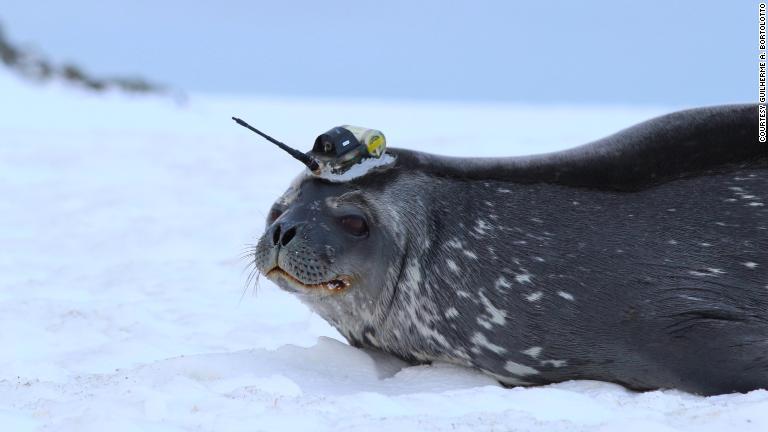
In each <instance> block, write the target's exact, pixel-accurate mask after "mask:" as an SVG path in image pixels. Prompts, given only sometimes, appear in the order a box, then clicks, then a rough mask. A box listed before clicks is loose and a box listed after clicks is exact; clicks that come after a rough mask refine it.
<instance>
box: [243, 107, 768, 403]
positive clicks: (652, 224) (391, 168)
mask: <svg viewBox="0 0 768 432" xmlns="http://www.w3.org/2000/svg"><path fill="white" fill-rule="evenodd" d="M757 126H758V116H757V106H756V105H730V106H718V107H709V108H699V109H693V110H687V111H681V112H677V113H673V114H669V115H665V116H662V117H658V118H655V119H652V120H649V121H647V122H644V123H641V124H639V125H636V126H634V127H630V128H628V129H625V130H623V131H620V132H618V133H616V134H614V135H611V136H608V137H606V138H603V139H601V140H598V141H595V142H593V143H590V144H586V145H584V146H581V147H576V148H573V149H570V150H565V151H561V152H555V153H550V154H543V155H536V156H529V157H511V158H457V157H443V156H436V155H431V154H425V153H419V152H415V151H411V150H403V149H389V150H387V152H386V154H385V155H384V156H383V157H381V158H379V159H375V163H372V165H371V167H370V168H369V169H368V170H367V171H365V172H364V173H363V174H362V175H360V174H359V173H358V175H350V176H345V175H343V174H342V175H335V174H333V173H330V172H328V171H322V170H317V169H316V168H317V165H316V164H315V165H313V166H311V168H312V169H315V171H314V173H313V171H310V170H305V171H304V172H303V173H302V174H301V175H299V177H298V178H297V179H296V180H295V181H294V182H293V183H292V184H291V185H290V187H289V188H288V190H287V191H286V192H285V193H284V194H283V195H282V196H281V197H280V198H279V199H278V200H277V201H276V202H275V204H274V206H273V207H272V209H271V211H270V213H269V216H268V219H267V221H266V226H267V227H266V231H265V232H264V234H263V236H262V237H261V238H260V240H259V241H258V244H257V245H256V246H255V247H254V250H253V259H254V261H255V265H256V267H257V268H258V269H259V270H260V271H261V273H262V274H264V275H266V277H267V278H269V279H270V280H272V281H273V282H275V283H276V284H277V285H278V286H280V287H281V288H282V289H284V290H286V291H289V292H291V293H293V294H295V295H296V296H298V297H299V298H300V299H301V300H302V301H303V302H304V303H306V304H307V305H309V307H310V308H311V309H312V310H313V311H315V312H316V313H318V314H319V315H320V316H322V317H323V318H324V319H326V320H327V321H328V322H329V323H331V324H332V325H333V326H334V327H335V328H336V329H338V331H339V332H340V333H341V334H342V335H344V337H346V338H347V339H348V340H349V342H350V344H352V345H354V346H357V347H369V348H375V349H379V350H383V351H385V352H388V353H391V354H393V355H395V356H397V357H400V358H402V359H405V360H407V361H410V362H413V363H428V362H431V361H444V362H450V363H453V364H459V365H464V366H468V367H472V368H476V369H479V370H481V371H483V372H485V373H487V374H490V375H492V376H493V377H495V378H496V379H498V380H499V381H500V382H502V383H504V384H507V385H540V384H547V383H555V382H560V381H565V380H572V379H591V380H602V381H609V382H614V383H619V384H622V385H624V386H626V387H628V388H630V389H635V390H648V389H658V388H678V389H681V390H685V391H688V392H693V393H698V394H705V395H711V394H719V393H727V392H745V391H749V390H753V389H757V388H768V256H767V254H768V147H766V146H765V145H761V144H759V143H758V140H757V136H758V132H757ZM316 146H317V144H316ZM308 154H311V153H308ZM299 156H301V155H299ZM295 157H296V156H295ZM297 158H298V157H297ZM371 160H372V161H373V159H371ZM305 163H307V165H308V166H310V165H309V162H306V161H305ZM365 163H366V161H365V160H364V161H362V162H361V163H360V164H359V166H364V164H365ZM321 171H322V172H321Z"/></svg>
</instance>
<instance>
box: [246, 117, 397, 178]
mask: <svg viewBox="0 0 768 432" xmlns="http://www.w3.org/2000/svg"><path fill="white" fill-rule="evenodd" d="M232 120H234V121H235V122H237V124H239V125H240V126H243V127H245V128H248V129H250V130H251V131H253V132H255V133H257V134H259V135H261V136H262V137H263V138H265V139H266V140H268V141H269V142H271V143H273V144H275V145H277V146H278V147H280V148H281V149H283V150H285V151H286V152H287V153H288V154H290V155H291V156H293V157H294V158H295V159H297V160H299V161H301V163H303V164H304V165H306V166H307V168H309V170H310V171H312V172H313V173H314V174H320V173H321V172H324V171H330V172H331V173H333V174H343V173H344V172H346V171H347V170H349V169H350V168H351V167H352V166H353V165H355V164H358V163H360V162H362V161H363V160H365V159H370V158H380V157H381V156H382V155H383V154H384V152H385V151H386V149H387V141H386V138H384V134H383V133H381V131H377V130H375V129H367V128H362V127H357V126H349V125H344V126H337V127H335V128H333V129H331V130H329V131H328V132H325V133H323V134H321V135H319V136H318V137H317V139H315V145H314V146H312V150H310V151H309V152H307V153H302V152H301V151H299V150H296V149H294V148H291V147H289V146H287V145H285V144H283V143H281V142H280V141H277V140H276V139H274V138H272V137H271V136H269V135H267V134H265V133H263V132H261V131H260V130H258V129H256V128H254V127H253V126H251V125H249V124H248V123H246V122H244V121H243V120H240V119H239V118H237V117H232Z"/></svg>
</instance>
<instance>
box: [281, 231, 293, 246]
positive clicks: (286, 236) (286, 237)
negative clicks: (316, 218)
mask: <svg viewBox="0 0 768 432" xmlns="http://www.w3.org/2000/svg"><path fill="white" fill-rule="evenodd" d="M295 235H296V227H290V228H288V229H287V230H286V231H285V233H283V238H282V240H280V244H282V245H283V246H285V245H287V244H288V243H290V242H291V239H293V236H295Z"/></svg>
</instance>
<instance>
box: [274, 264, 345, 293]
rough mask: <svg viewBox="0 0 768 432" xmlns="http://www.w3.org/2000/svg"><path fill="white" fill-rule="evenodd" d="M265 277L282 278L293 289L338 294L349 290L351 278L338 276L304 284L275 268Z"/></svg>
mask: <svg viewBox="0 0 768 432" xmlns="http://www.w3.org/2000/svg"><path fill="white" fill-rule="evenodd" d="M266 277H267V278H268V279H271V280H274V279H276V278H282V279H284V280H285V281H286V282H288V283H289V284H290V285H292V286H294V287H299V288H303V289H306V290H328V291H331V292H340V291H343V290H345V289H347V288H349V286H350V285H352V282H351V279H352V278H351V277H350V276H345V275H342V276H338V277H336V278H334V279H331V280H328V281H325V282H320V283H316V284H306V283H304V282H302V281H300V280H298V279H296V278H295V277H294V276H293V275H291V274H290V273H288V272H286V271H285V270H283V269H281V268H279V267H275V268H273V269H272V270H270V271H269V272H267V274H266Z"/></svg>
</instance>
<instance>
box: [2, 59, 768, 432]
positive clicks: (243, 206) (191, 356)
mask: <svg viewBox="0 0 768 432" xmlns="http://www.w3.org/2000/svg"><path fill="white" fill-rule="evenodd" d="M668 110H670V108H669V107H619V106H603V107H600V106H583V107H573V106H534V105H499V104H487V105H481V104H476V105H459V104H447V103H441V104H435V103H425V102H408V101H401V102H393V101H387V102H384V101H369V100H301V99H258V98H242V97H235V96H225V95H192V97H191V99H190V101H189V103H187V104H183V105H180V104H178V103H176V102H174V101H172V100H166V99H162V98H137V97H130V96H125V95H119V94H108V95H102V96H96V95H91V94H87V93H84V92H81V91H78V90H74V89H67V88H62V87H59V86H55V85H53V86H44V87H39V86H37V85H32V84H28V83H23V82H20V81H18V80H17V79H16V78H15V77H14V76H10V75H6V74H4V73H0V197H1V198H2V199H0V245H2V247H0V329H1V330H0V347H2V350H0V430H3V431H33V430H56V431H103V430H110V431H134V430H141V431H184V430H210V431H239V430H249V431H252V430H279V431H290V430H320V431H322V430H333V431H345V430H365V431H369V430H371V431H377V430H381V431H384V430H387V431H389V430H400V431H408V430H459V431H461V430H467V431H478V430H541V431H561V430H562V431H580V430H590V431H592V430H599V431H622V432H629V431H648V430H654V431H673V430H679V431H716V430H741V431H764V430H768V392H766V391H763V390H761V391H754V392H751V393H749V394H745V395H738V394H737V395H723V396H716V397H708V398H704V397H699V396H694V395H690V394H686V393H682V392H679V391H674V390H666V391H654V392H647V393H634V392H630V391H627V390H625V389H623V388H622V387H620V386H617V385H613V384H607V383H600V382H593V381H574V382H566V383H561V384H557V385H550V386H544V387H538V388H512V389H507V388H503V387H500V386H499V385H498V384H496V383H495V381H494V380H492V379H490V378H488V377H486V376H484V375H482V374H479V373H477V372H475V371H472V370H468V369H464V368H460V367H456V366H451V365H447V364H435V365H431V366H417V367H407V366H406V365H405V364H403V363H402V362H401V361H399V360H397V359H394V358H392V357H389V356H386V355H384V354H380V353H374V352H367V351H363V350H358V349H355V348H352V347H350V346H348V345H347V344H346V343H344V342H343V340H342V338H341V337H340V336H339V335H338V334H337V333H336V332H335V330H333V329H332V328H331V327H330V326H329V325H328V324H326V323H325V322H324V321H323V320H322V319H320V318H319V317H317V316H316V315H314V314H312V313H311V312H310V311H309V310H307V308H306V307H304V306H303V305H302V304H301V303H299V302H298V301H297V300H296V299H294V298H293V297H292V296H290V295H289V294H287V293H284V292H282V291H280V290H278V289H277V288H276V287H275V286H274V285H272V284H271V283H270V282H269V281H266V280H264V279H262V280H260V281H259V286H258V288H257V289H256V288H254V287H253V286H250V287H249V286H246V278H247V273H245V272H244V270H245V268H246V262H245V260H244V259H242V258H241V257H240V255H241V253H242V251H243V250H244V247H245V246H246V244H247V243H253V242H255V241H256V239H257V238H258V236H259V234H260V232H261V231H262V230H263V228H264V223H263V220H264V219H265V215H264V213H265V212H266V211H267V209H268V208H269V206H270V204H271V203H272V200H273V199H275V198H276V197H277V196H278V195H279V194H280V193H281V192H282V191H283V190H284V189H285V188H286V187H287V185H288V184H289V182H290V181H291V179H292V178H293V177H294V176H295V175H296V174H297V173H299V172H300V171H301V166H300V165H299V164H297V163H296V162H295V161H293V160H292V159H291V158H290V157H289V156H288V155H285V154H284V153H283V152H280V151H278V150H276V149H274V148H272V146H271V145H269V144H268V143H264V142H262V141H261V140H260V139H258V137H256V136H254V135H253V134H250V133H248V132H247V131H244V130H242V128H240V127H237V126H236V125H234V124H232V122H231V120H230V117H231V116H232V115H239V116H242V117H243V118H247V119H248V120H249V121H250V122H252V123H253V124H254V125H255V126H257V127H259V128H263V129H264V130H265V131H267V132H268V133H270V134H272V135H273V136H275V137H276V138H278V139H280V140H282V141H284V142H286V143H288V144H289V145H293V146H295V147H298V148H309V146H310V145H311V143H312V142H313V140H314V137H315V136H316V135H317V134H318V133H319V132H322V131H324V130H327V129H328V128H329V127H331V126H333V125H338V124H347V123H351V124H362V125H367V126H370V127H375V128H377V129H380V130H383V131H384V132H385V133H386V134H387V137H388V142H389V144H390V145H392V146H397V147H408V148H414V149H419V150H425V151H432V152H439V153H444V154H453V155H479V156H491V155H515V154H527V153H539V152H544V151H552V150H556V149H559V148H563V147H569V146H572V145H576V144H581V143H583V142H587V141H589V140H592V139H596V138H599V137H601V136H603V135H605V134H608V133H612V132H615V131H616V130H618V129H620V128H622V127H625V126H629V125H631V124H633V123H635V122H637V121H640V120H643V119H646V118H649V117H651V116H654V115H657V114H660V113H663V112H665V111H668Z"/></svg>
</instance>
